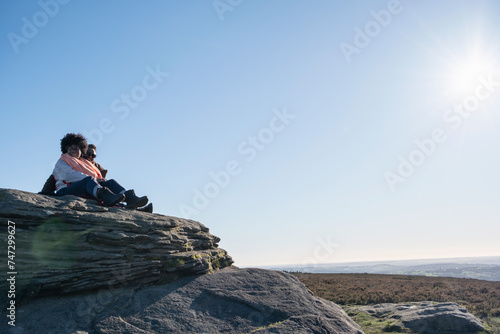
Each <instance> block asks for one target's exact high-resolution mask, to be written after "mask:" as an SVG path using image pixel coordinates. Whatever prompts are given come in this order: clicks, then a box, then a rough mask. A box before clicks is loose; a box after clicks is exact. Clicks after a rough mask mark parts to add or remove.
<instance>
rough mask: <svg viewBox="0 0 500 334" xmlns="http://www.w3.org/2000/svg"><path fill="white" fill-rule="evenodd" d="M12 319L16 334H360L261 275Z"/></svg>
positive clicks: (219, 277)
mask: <svg viewBox="0 0 500 334" xmlns="http://www.w3.org/2000/svg"><path fill="white" fill-rule="evenodd" d="M18 314H19V316H18V319H17V325H16V330H17V331H18V332H17V333H19V334H27V333H53V334H58V333H65V334H68V333H73V334H75V333H79V334H84V333H96V334H122V333H127V334H145V333H148V334H152V333H207V334H208V333H287V334H288V333H301V334H302V333H360V334H361V333H362V330H361V329H360V327H359V326H358V325H357V324H355V323H354V322H353V321H352V320H351V319H350V318H349V317H348V316H347V315H346V314H345V313H344V311H343V310H342V309H341V308H340V307H339V306H337V305H335V304H334V303H332V302H329V301H326V300H323V299H320V298H317V297H315V296H313V295H312V293H311V292H310V291H309V290H308V289H307V288H306V287H305V286H304V285H303V284H302V283H300V282H299V281H298V280H297V278H295V277H294V276H292V275H289V274H286V273H281V272H276V271H271V270H264V269H235V268H226V269H223V270H220V271H217V272H214V273H213V274H208V275H201V276H196V277H185V278H181V279H179V280H177V281H175V282H172V283H169V284H165V285H160V286H149V287H144V288H142V289H140V290H135V289H132V288H120V289H115V290H103V291H101V292H99V293H87V294H83V295H77V296H75V295H70V296H63V297H57V298H56V297H46V298H42V299H38V300H35V301H34V302H32V303H30V304H28V305H25V306H23V307H21V309H20V312H18ZM0 325H1V324H0ZM0 330H1V326H0ZM2 333H7V332H3V331H2Z"/></svg>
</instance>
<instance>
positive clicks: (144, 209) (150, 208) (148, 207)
mask: <svg viewBox="0 0 500 334" xmlns="http://www.w3.org/2000/svg"><path fill="white" fill-rule="evenodd" d="M136 210H137V211H142V212H148V213H153V203H149V204H148V205H146V206H143V207H142V208H137V209H136Z"/></svg>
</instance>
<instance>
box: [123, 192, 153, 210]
mask: <svg viewBox="0 0 500 334" xmlns="http://www.w3.org/2000/svg"><path fill="white" fill-rule="evenodd" d="M125 202H127V206H126V208H127V209H137V208H138V207H141V206H144V205H146V204H148V196H142V197H137V196H136V195H135V191H134V190H133V189H130V190H127V191H126V192H125Z"/></svg>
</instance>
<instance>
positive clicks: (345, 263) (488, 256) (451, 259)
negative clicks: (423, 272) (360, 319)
mask: <svg viewBox="0 0 500 334" xmlns="http://www.w3.org/2000/svg"><path fill="white" fill-rule="evenodd" d="M497 258H498V259H499V260H500V254H499V255H485V256H467V257H443V258H418V259H399V260H368V261H349V262H323V263H306V264H303V263H302V264H301V263H291V264H266V265H262V264H261V265H248V266H247V265H241V266H240V267H242V268H252V267H263V268H273V267H319V266H325V265H353V264H369V263H378V264H381V263H394V262H421V261H433V262H435V261H445V260H446V261H453V260H455V261H457V260H461V261H467V260H469V259H497ZM235 264H236V265H237V263H235ZM498 265H500V263H498Z"/></svg>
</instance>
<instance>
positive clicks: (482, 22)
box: [0, 0, 500, 266]
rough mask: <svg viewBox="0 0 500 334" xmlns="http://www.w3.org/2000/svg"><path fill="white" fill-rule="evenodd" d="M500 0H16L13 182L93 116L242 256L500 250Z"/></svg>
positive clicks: (128, 170)
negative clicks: (474, 0)
mask: <svg viewBox="0 0 500 334" xmlns="http://www.w3.org/2000/svg"><path fill="white" fill-rule="evenodd" d="M499 10H500V4H498V2H496V1H481V2H472V1H456V0H454V1H451V0H449V1H439V2H435V1H407V0H401V1H399V2H398V1H394V0H393V1H329V0H328V1H327V0H317V1H305V0H302V1H298V0H275V1H266V0H252V1H250V0H244V1H237V0H231V1H230V0H221V1H218V2H217V1H215V2H214V1H180V0H178V1H173V0H171V1H147V2H144V1H131V0H128V1H117V0H115V1H76V0H72V1H69V2H68V1H67V0H65V1H63V0H60V2H59V1H56V0H41V1H2V2H1V4H0V16H1V19H0V35H1V36H2V42H1V44H0V48H1V52H0V67H1V68H0V73H1V75H0V94H1V95H0V96H1V102H2V103H1V109H2V111H1V116H0V139H1V142H2V145H1V155H2V157H3V159H2V163H1V164H0V171H1V173H0V181H1V182H0V187H2V188H14V189H21V190H26V191H32V192H38V191H39V190H40V189H41V187H42V185H43V183H44V181H45V179H46V178H47V177H48V176H49V175H50V173H51V171H52V169H53V166H54V164H55V162H56V161H57V159H58V157H59V155H60V151H59V142H60V139H61V138H62V137H63V136H64V135H65V134H66V133H68V132H82V133H84V134H87V136H88V139H89V142H90V143H92V142H93V143H95V144H97V146H98V152H97V153H98V158H97V161H98V162H100V163H101V164H102V165H103V166H104V167H106V168H107V169H109V171H110V172H109V175H108V176H109V177H110V178H114V179H116V180H117V181H119V182H120V183H121V184H122V185H123V186H125V187H126V188H134V189H135V190H136V192H137V193H139V194H141V195H142V194H147V195H148V196H149V198H150V199H151V201H152V202H153V203H154V205H155V211H156V212H158V213H162V214H165V215H172V216H180V217H189V218H192V219H195V220H198V221H200V222H202V223H203V224H205V225H206V226H207V227H209V228H210V230H211V232H212V233H213V234H215V235H217V236H219V237H220V238H221V239H222V241H221V243H220V246H221V247H223V248H225V249H226V250H227V251H228V252H229V253H230V254H231V255H232V256H233V258H234V260H235V261H236V265H239V266H258V265H271V264H292V263H306V262H307V263H315V262H318V263H319V262H348V261H369V260H378V261H380V260H393V259H394V260H395V259H414V258H439V257H467V256H487V255H500V243H499V242H498V237H499V235H500V224H499V223H498V222H499V221H500V205H499V204H498V202H499V200H500V195H499V189H500V159H499V154H498V144H499V143H500V131H498V127H499V126H500V114H499V106H500V98H499V97H500V84H499V83H500V76H499V67H498V61H500V59H499V57H500V53H499V51H500V50H499V45H500V36H499V34H498V32H499V31H500V23H499V21H498V12H499ZM457 105H458V107H457ZM460 105H461V106H462V107H460ZM460 108H462V109H460ZM278 115H279V116H278ZM431 140H432V143H431V142H430V141H431ZM416 141H419V142H420V143H421V144H420V146H422V147H421V148H419V145H418V144H417V143H416ZM221 171H224V172H222V173H221ZM214 175H218V177H215V178H218V184H217V183H215V182H214V180H213V178H214Z"/></svg>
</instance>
